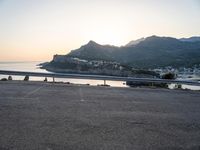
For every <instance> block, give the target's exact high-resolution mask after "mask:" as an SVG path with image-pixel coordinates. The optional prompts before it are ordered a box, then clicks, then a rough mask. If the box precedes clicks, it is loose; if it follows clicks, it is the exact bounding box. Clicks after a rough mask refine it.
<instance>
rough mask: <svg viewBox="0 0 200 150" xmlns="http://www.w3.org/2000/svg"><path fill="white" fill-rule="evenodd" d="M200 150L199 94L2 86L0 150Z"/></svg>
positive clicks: (20, 84) (43, 85)
mask: <svg viewBox="0 0 200 150" xmlns="http://www.w3.org/2000/svg"><path fill="white" fill-rule="evenodd" d="M144 149H148V150H149V149H150V150H151V149H152V150H156V149H159V150H171V149H172V150H179V149H187V150H193V149H194V150H199V149H200V92H199V91H186V90H168V89H151V88H113V87H97V86H84V85H66V84H52V83H42V82H19V81H5V82H2V81H1V82H0V150H144Z"/></svg>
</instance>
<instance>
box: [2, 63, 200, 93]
mask: <svg viewBox="0 0 200 150" xmlns="http://www.w3.org/2000/svg"><path fill="white" fill-rule="evenodd" d="M40 63H42V62H0V70H14V71H30V72H48V71H46V70H44V69H40V68H39V67H38V66H37V65H38V64H40ZM7 77H8V76H5V75H0V79H1V78H7ZM12 77H13V80H23V79H24V77H22V76H12ZM30 80H33V81H43V80H44V77H30ZM48 81H52V78H48ZM56 81H57V82H70V83H75V84H90V85H98V84H103V83H104V82H103V81H101V80H83V79H60V78H57V79H56ZM106 84H108V85H110V86H115V87H127V86H126V85H125V82H121V81H106ZM174 86H175V85H174V84H171V85H170V86H169V88H171V89H173V88H174ZM182 88H183V89H192V90H200V86H190V85H182Z"/></svg>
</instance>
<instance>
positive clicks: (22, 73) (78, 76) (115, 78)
mask: <svg viewBox="0 0 200 150" xmlns="http://www.w3.org/2000/svg"><path fill="white" fill-rule="evenodd" d="M0 74H1V75H15V76H26V75H27V76H34V77H51V78H53V82H54V81H55V78H73V79H91V80H92V79H93V80H104V84H105V83H106V80H109V81H133V82H147V83H175V84H187V85H195V86H200V82H197V81H190V80H168V79H156V78H155V79H154V78H133V77H118V76H103V75H86V74H65V73H39V72H26V71H8V70H0Z"/></svg>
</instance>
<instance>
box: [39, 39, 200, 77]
mask: <svg viewBox="0 0 200 150" xmlns="http://www.w3.org/2000/svg"><path fill="white" fill-rule="evenodd" d="M168 66H170V67H173V68H181V67H188V68H192V67H199V66H200V37H191V38H181V39H176V38H172V37H158V36H150V37H147V38H141V39H138V40H135V41H130V42H129V43H128V44H127V45H125V46H121V47H116V46H111V45H100V44H98V43H96V42H94V41H89V43H87V44H86V45H83V46H81V47H80V48H79V49H76V50H72V51H71V52H70V53H69V54H67V55H54V57H53V60H52V61H51V62H49V63H45V64H43V65H42V67H41V68H43V69H46V70H49V71H52V72H66V73H84V74H101V75H116V76H135V77H137V76H140V77H158V74H157V73H155V72H153V71H150V70H152V69H155V68H162V67H168Z"/></svg>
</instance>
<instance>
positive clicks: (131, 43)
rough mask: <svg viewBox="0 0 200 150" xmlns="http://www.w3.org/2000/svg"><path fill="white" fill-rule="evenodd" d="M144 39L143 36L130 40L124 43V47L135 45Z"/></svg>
mask: <svg viewBox="0 0 200 150" xmlns="http://www.w3.org/2000/svg"><path fill="white" fill-rule="evenodd" d="M144 40H145V38H140V39H138V40H133V41H130V42H129V43H128V44H126V47H131V46H134V45H137V44H139V43H140V42H142V41H144Z"/></svg>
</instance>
